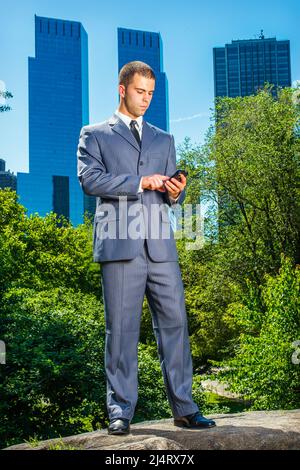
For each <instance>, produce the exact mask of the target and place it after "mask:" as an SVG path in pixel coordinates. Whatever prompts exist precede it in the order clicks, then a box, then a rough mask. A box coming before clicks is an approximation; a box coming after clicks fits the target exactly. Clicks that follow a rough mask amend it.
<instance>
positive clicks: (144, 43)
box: [143, 33, 146, 47]
mask: <svg viewBox="0 0 300 470" xmlns="http://www.w3.org/2000/svg"><path fill="white" fill-rule="evenodd" d="M145 45H146V38H145V33H143V46H144V47H145Z"/></svg>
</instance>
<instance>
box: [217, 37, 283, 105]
mask: <svg viewBox="0 0 300 470" xmlns="http://www.w3.org/2000/svg"><path fill="white" fill-rule="evenodd" d="M213 62H214V85H215V96H216V97H217V96H229V97H235V96H246V95H251V94H254V93H255V92H256V91H257V90H258V88H260V87H263V85H264V83H265V82H269V83H271V84H274V85H275V86H276V87H277V86H280V87H289V86H291V60H290V41H288V40H285V41H277V39H276V38H265V37H264V35H263V33H262V32H261V35H260V37H259V39H243V40H234V41H231V44H225V47H214V48H213ZM275 90H276V88H275Z"/></svg>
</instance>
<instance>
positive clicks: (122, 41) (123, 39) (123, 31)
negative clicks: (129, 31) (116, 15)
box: [122, 31, 124, 44]
mask: <svg viewBox="0 0 300 470" xmlns="http://www.w3.org/2000/svg"><path fill="white" fill-rule="evenodd" d="M122 44H124V31H122Z"/></svg>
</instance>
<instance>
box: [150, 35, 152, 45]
mask: <svg viewBox="0 0 300 470" xmlns="http://www.w3.org/2000/svg"><path fill="white" fill-rule="evenodd" d="M150 47H152V34H150Z"/></svg>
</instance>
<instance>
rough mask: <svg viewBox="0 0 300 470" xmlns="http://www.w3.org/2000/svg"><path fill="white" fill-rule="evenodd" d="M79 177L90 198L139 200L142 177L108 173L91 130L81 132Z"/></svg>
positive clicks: (78, 164) (78, 155) (78, 151)
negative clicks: (125, 197) (122, 197)
mask: <svg viewBox="0 0 300 470" xmlns="http://www.w3.org/2000/svg"><path fill="white" fill-rule="evenodd" d="M77 176H78V178H79V182H80V185H81V187H82V189H83V191H84V192H85V193H86V194H88V195H90V196H100V197H102V198H108V199H119V198H120V197H121V196H127V199H128V200H134V199H138V198H139V197H138V190H139V184H140V180H141V176H138V175H132V174H121V175H113V174H111V173H108V172H107V171H106V168H105V165H104V163H103V159H102V155H101V150H100V146H99V144H98V141H97V139H96V137H95V135H94V133H93V131H91V130H90V129H88V128H86V127H83V128H82V129H81V131H80V137H79V144H78V150H77Z"/></svg>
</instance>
